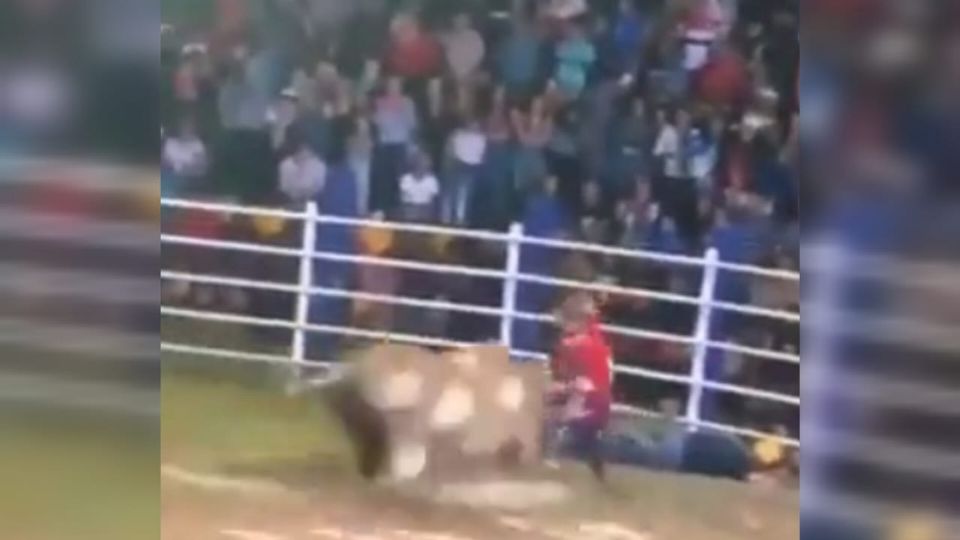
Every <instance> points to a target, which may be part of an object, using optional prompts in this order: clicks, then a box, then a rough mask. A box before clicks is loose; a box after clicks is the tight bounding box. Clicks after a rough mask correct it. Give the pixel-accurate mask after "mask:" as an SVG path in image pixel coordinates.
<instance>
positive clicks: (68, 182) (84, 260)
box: [0, 160, 160, 417]
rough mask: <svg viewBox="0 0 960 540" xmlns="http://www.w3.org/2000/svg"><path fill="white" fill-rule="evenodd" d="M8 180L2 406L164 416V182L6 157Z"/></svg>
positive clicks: (2, 229) (0, 197)
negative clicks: (158, 188) (160, 189)
mask: <svg viewBox="0 0 960 540" xmlns="http://www.w3.org/2000/svg"><path fill="white" fill-rule="evenodd" d="M0 175H2V182H0V297H2V298H3V299H4V301H3V302H2V303H0V350H2V353H3V354H0V358H2V360H0V366H2V371H0V401H8V402H9V401H11V400H14V401H16V400H19V401H21V402H27V401H32V402H33V403H32V404H33V405H36V406H52V407H56V406H61V407H63V408H65V409H67V410H74V409H79V408H83V407H86V406H92V407H95V408H96V410H95V412H97V413H113V414H133V415H139V416H142V415H147V416H148V417H149V416H155V415H157V414H159V395H158V388H159V378H158V362H159V356H158V355H159V350H158V339H159V338H158V335H159V316H158V314H157V307H156V306H157V304H158V303H159V283H158V281H157V276H156V273H155V272H156V269H157V268H158V267H159V257H160V246H159V238H158V236H157V230H158V226H157V222H156V216H155V214H156V212H157V211H158V210H156V209H154V208H153V205H157V206H158V205H159V201H158V200H156V195H155V189H154V187H155V185H154V186H152V185H151V184H152V183H154V184H155V182H156V173H153V172H151V171H150V170H149V169H147V170H143V169H135V168H122V167H114V166H103V165H92V164H84V163H80V162H54V161H47V162H45V161H39V162H25V161H11V160H7V161H0ZM31 390H35V391H36V395H35V396H34V395H32V393H31ZM113 397H116V399H112V398H113ZM58 402H61V403H58Z"/></svg>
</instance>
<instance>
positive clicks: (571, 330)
mask: <svg viewBox="0 0 960 540" xmlns="http://www.w3.org/2000/svg"><path fill="white" fill-rule="evenodd" d="M557 319H558V323H559V324H560V326H561V331H562V335H561V336H560V340H559V343H558V344H557V348H556V351H555V353H554V355H553V357H552V358H551V362H550V364H551V365H550V368H551V372H552V376H553V384H552V385H551V388H550V392H549V396H548V397H549V403H550V405H551V412H552V414H551V421H552V424H553V426H551V436H553V435H555V433H553V431H554V428H556V431H559V432H563V433H565V434H567V435H568V437H569V438H568V439H566V440H569V441H570V450H571V451H572V452H573V453H574V454H575V455H577V456H582V457H585V458H586V459H587V460H588V462H589V464H590V468H591V470H592V471H593V473H594V474H595V475H596V476H597V478H599V479H600V480H603V479H604V476H605V467H604V462H603V452H602V438H603V432H604V431H605V430H606V428H607V424H608V423H609V421H610V409H611V403H612V401H613V399H612V397H613V392H612V386H613V363H612V354H611V351H610V345H609V344H608V342H607V338H606V336H604V335H603V331H602V330H601V328H600V319H599V314H598V312H597V307H596V304H595V302H594V300H593V298H592V297H590V296H589V295H587V294H581V293H577V294H574V295H573V296H571V297H570V298H568V299H567V300H566V301H565V302H564V304H563V305H562V306H561V308H560V310H559V312H558V314H557ZM549 445H550V443H549V442H548V446H549Z"/></svg>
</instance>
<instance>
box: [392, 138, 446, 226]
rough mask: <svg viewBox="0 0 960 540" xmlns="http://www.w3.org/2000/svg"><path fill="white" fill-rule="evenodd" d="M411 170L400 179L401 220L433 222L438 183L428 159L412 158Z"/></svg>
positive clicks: (438, 190)
mask: <svg viewBox="0 0 960 540" xmlns="http://www.w3.org/2000/svg"><path fill="white" fill-rule="evenodd" d="M413 161H414V163H413V170H412V171H410V172H409V173H407V174H405V175H404V176H403V178H401V179H400V200H401V203H402V210H401V213H402V216H401V217H402V219H403V220H404V221H411V222H415V223H428V222H430V221H433V216H434V211H435V208H436V202H437V197H438V196H439V195H440V181H439V180H437V177H436V175H434V174H433V171H432V170H431V164H430V158H429V157H427V156H426V155H424V154H419V155H417V156H416V157H415V158H414V160H413Z"/></svg>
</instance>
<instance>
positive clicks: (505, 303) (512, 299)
mask: <svg viewBox="0 0 960 540" xmlns="http://www.w3.org/2000/svg"><path fill="white" fill-rule="evenodd" d="M522 242H523V225H522V224H520V223H514V224H513V225H511V226H510V236H509V238H508V240H507V263H506V268H505V272H506V278H504V280H503V300H502V302H501V308H502V309H503V316H502V317H501V319H500V343H502V344H503V345H504V346H505V347H507V349H508V350H510V351H512V350H513V316H514V313H515V312H516V309H517V274H519V273H520V247H521V243H522Z"/></svg>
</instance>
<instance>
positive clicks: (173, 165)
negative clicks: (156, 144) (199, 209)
mask: <svg viewBox="0 0 960 540" xmlns="http://www.w3.org/2000/svg"><path fill="white" fill-rule="evenodd" d="M162 154H163V155H162V158H163V165H164V167H166V168H167V169H168V170H169V171H171V172H172V173H173V174H174V177H175V178H176V182H177V184H178V189H177V191H181V190H186V191H201V190H202V188H203V187H204V186H203V183H204V179H205V178H206V175H207V170H208V168H209V158H208V156H207V147H206V145H204V144H203V141H201V140H200V137H199V136H198V135H197V128H196V125H195V124H194V122H193V119H191V118H184V119H183V120H182V121H181V122H180V130H179V132H178V133H177V135H176V136H174V137H170V138H169V139H167V140H166V141H165V142H164V144H163V153H162Z"/></svg>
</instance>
